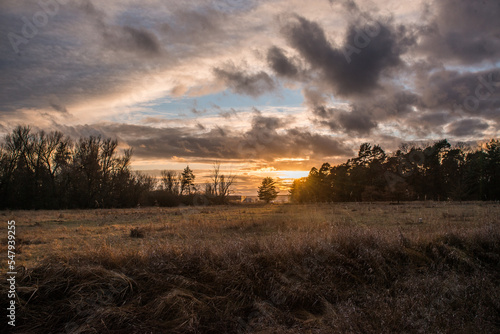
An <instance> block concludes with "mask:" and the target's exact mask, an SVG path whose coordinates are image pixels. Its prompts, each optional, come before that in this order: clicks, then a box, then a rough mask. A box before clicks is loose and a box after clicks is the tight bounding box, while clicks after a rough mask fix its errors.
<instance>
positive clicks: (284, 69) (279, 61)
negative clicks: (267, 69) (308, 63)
mask: <svg viewBox="0 0 500 334" xmlns="http://www.w3.org/2000/svg"><path fill="white" fill-rule="evenodd" d="M267 62H268V64H269V66H271V68H272V69H273V70H274V72H275V73H276V74H278V75H280V76H283V77H289V78H294V77H297V75H298V74H299V69H298V67H297V66H296V65H295V64H294V62H293V60H291V59H289V58H288V57H287V56H286V55H285V53H284V52H283V50H282V49H280V48H278V47H277V46H273V47H272V48H270V49H269V50H268V51H267Z"/></svg>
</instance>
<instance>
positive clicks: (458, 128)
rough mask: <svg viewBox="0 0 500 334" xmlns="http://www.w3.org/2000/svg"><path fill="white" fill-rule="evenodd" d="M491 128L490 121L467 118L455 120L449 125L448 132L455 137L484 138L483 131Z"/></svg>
mask: <svg viewBox="0 0 500 334" xmlns="http://www.w3.org/2000/svg"><path fill="white" fill-rule="evenodd" d="M488 128H489V125H488V123H486V122H485V121H484V120H481V119H477V118H467V119H462V120H459V121H456V122H453V123H451V124H449V125H448V126H447V134H449V135H453V136H455V137H470V136H473V137H475V138H482V137H483V136H484V134H483V132H484V131H485V130H486V129H488Z"/></svg>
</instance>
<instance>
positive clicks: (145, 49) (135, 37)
mask: <svg viewBox="0 0 500 334" xmlns="http://www.w3.org/2000/svg"><path fill="white" fill-rule="evenodd" d="M81 6H82V7H81V8H82V9H83V10H84V12H85V13H87V15H88V16H89V17H91V18H92V19H93V20H94V21H95V25H96V27H97V28H98V29H99V31H100V33H101V34H102V36H103V39H104V42H105V45H106V46H107V47H109V48H111V49H115V50H116V49H119V50H121V51H127V52H140V53H141V54H143V55H159V54H160V53H161V51H162V48H161V45H160V42H159V40H158V38H157V37H156V35H155V34H154V33H152V32H151V31H149V30H147V29H145V28H143V27H132V26H128V25H123V26H120V25H114V24H108V23H107V18H106V15H105V14H104V12H102V11H100V10H98V9H96V7H95V6H94V4H93V3H92V2H91V1H90V0H86V1H84V2H83V3H82V5H81Z"/></svg>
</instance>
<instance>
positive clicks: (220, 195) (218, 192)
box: [205, 161, 235, 203]
mask: <svg viewBox="0 0 500 334" xmlns="http://www.w3.org/2000/svg"><path fill="white" fill-rule="evenodd" d="M210 178H211V183H210V184H207V185H206V186H205V193H206V195H207V196H209V197H212V198H213V199H214V200H215V201H216V202H218V203H224V202H225V201H226V200H227V197H228V196H229V194H230V193H231V186H232V185H233V182H234V179H235V176H234V175H231V174H229V175H228V176H226V175H224V174H222V173H221V170H220V162H218V161H216V162H215V163H214V167H213V170H212V174H211V175H210Z"/></svg>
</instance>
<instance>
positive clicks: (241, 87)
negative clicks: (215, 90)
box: [214, 65, 276, 97]
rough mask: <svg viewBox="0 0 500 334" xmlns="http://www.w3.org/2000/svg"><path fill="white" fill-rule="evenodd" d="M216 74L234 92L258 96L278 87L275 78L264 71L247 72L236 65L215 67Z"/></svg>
mask: <svg viewBox="0 0 500 334" xmlns="http://www.w3.org/2000/svg"><path fill="white" fill-rule="evenodd" d="M214 74H215V76H216V77H217V78H218V79H220V80H222V81H223V82H224V83H225V84H226V85H227V86H228V87H229V88H230V89H231V90H232V91H233V92H234V93H237V94H244V95H249V96H253V97H258V96H260V95H262V94H265V93H269V92H271V91H274V90H275V89H276V84H275V82H274V80H273V79H272V78H271V77H270V76H269V74H267V73H266V72H264V71H260V72H257V73H247V72H246V71H244V70H241V69H238V68H237V67H236V66H234V65H228V66H225V67H217V68H214Z"/></svg>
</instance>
